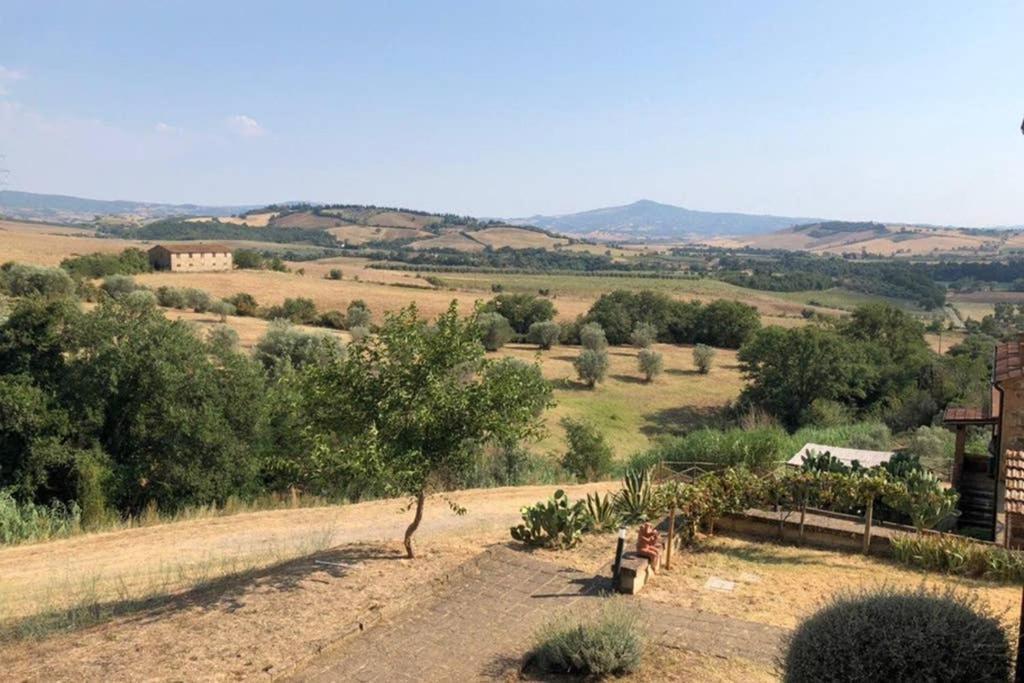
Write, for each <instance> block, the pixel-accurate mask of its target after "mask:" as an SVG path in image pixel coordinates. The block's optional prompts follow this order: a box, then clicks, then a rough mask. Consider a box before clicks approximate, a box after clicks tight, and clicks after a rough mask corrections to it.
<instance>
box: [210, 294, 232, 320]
mask: <svg viewBox="0 0 1024 683" xmlns="http://www.w3.org/2000/svg"><path fill="white" fill-rule="evenodd" d="M209 310H210V313H213V314H214V315H219V316H220V321H221V322H226V321H227V319H228V316H229V315H234V314H235V307H234V306H232V305H231V304H229V303H228V302H227V301H224V300H223V299H218V300H217V301H214V302H213V303H211V304H210V309H209Z"/></svg>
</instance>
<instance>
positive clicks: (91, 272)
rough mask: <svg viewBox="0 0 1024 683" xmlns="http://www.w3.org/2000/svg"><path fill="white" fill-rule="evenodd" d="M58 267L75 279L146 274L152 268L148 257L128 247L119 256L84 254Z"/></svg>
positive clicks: (67, 260)
mask: <svg viewBox="0 0 1024 683" xmlns="http://www.w3.org/2000/svg"><path fill="white" fill-rule="evenodd" d="M60 267H61V268H63V269H64V270H66V271H68V273H70V274H71V275H73V276H74V277H76V278H100V277H106V276H108V275H134V274H136V273H148V272H149V271H151V270H152V269H153V268H152V266H150V264H149V255H148V254H146V252H144V251H142V250H141V249H136V248H134V247H129V248H128V249H125V250H124V251H122V252H121V253H120V254H100V253H95V254H84V255H82V256H72V257H69V258H66V259H64V260H63V261H61V262H60Z"/></svg>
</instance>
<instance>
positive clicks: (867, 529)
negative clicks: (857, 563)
mask: <svg viewBox="0 0 1024 683" xmlns="http://www.w3.org/2000/svg"><path fill="white" fill-rule="evenodd" d="M874 511H875V498H874V496H872V497H871V499H869V500H868V507H867V510H865V511H864V554H865V555H869V554H870V553H871V518H872V516H873V514H874Z"/></svg>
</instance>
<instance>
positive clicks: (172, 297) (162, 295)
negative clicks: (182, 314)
mask: <svg viewBox="0 0 1024 683" xmlns="http://www.w3.org/2000/svg"><path fill="white" fill-rule="evenodd" d="M156 302H157V303H158V304H160V305H161V306H164V307H166V308H179V309H180V308H186V301H185V292H183V291H182V290H180V289H178V288H177V287H167V286H163V287H157V290H156Z"/></svg>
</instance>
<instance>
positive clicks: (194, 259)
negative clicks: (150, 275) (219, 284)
mask: <svg viewBox="0 0 1024 683" xmlns="http://www.w3.org/2000/svg"><path fill="white" fill-rule="evenodd" d="M170 257H171V263H170V269H171V270H172V271H175V272H183V273H195V272H199V271H205V272H209V271H222V270H231V268H232V260H231V252H230V251H229V252H225V253H209V252H206V253H204V252H175V253H172V254H171V255H170Z"/></svg>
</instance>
